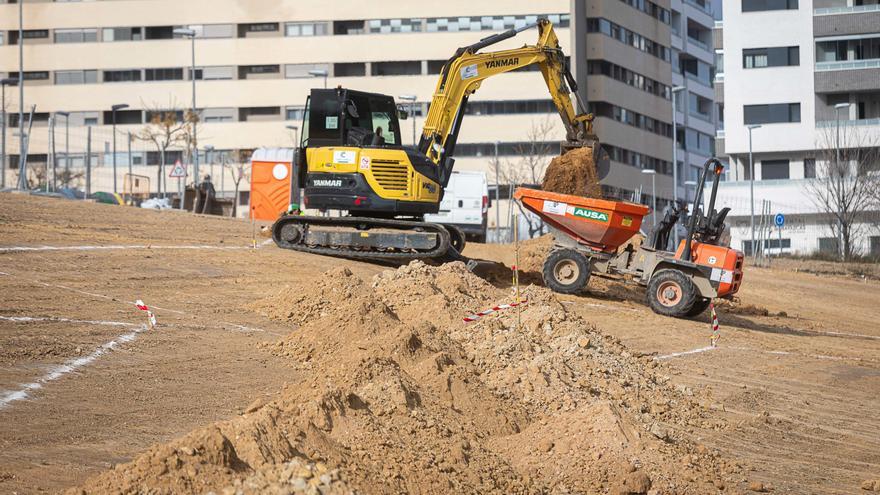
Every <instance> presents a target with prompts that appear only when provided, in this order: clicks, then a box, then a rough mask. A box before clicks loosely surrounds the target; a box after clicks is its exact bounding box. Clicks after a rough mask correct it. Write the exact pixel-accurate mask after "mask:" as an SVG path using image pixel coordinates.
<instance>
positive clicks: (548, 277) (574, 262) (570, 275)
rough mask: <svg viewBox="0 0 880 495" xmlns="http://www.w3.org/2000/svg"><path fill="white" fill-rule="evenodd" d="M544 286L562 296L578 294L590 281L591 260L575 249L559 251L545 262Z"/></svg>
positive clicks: (552, 253) (551, 254)
mask: <svg viewBox="0 0 880 495" xmlns="http://www.w3.org/2000/svg"><path fill="white" fill-rule="evenodd" d="M542 275H543V277H544V285H546V286H547V287H549V288H550V290H552V291H553V292H558V293H560V294H577V293H578V292H580V291H582V290H583V289H584V287H586V286H587V282H589V280H590V260H589V259H588V258H587V257H586V256H584V255H583V254H581V253H579V252H578V251H575V250H574V249H557V250H555V251H553V252H551V253H550V255H549V256H547V259H545V260H544V267H543V270H542Z"/></svg>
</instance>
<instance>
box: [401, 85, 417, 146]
mask: <svg viewBox="0 0 880 495" xmlns="http://www.w3.org/2000/svg"><path fill="white" fill-rule="evenodd" d="M398 98H400V99H401V100H403V101H408V102H409V118H410V119H411V120H412V128H413V132H412V143H413V148H415V147H416V95H400V96H399V97H398Z"/></svg>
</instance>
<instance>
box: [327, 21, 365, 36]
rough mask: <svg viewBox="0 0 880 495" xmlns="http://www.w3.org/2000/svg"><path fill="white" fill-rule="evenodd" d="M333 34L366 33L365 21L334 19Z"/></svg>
mask: <svg viewBox="0 0 880 495" xmlns="http://www.w3.org/2000/svg"><path fill="white" fill-rule="evenodd" d="M333 34H336V35H348V34H364V21H333Z"/></svg>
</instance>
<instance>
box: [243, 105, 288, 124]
mask: <svg viewBox="0 0 880 495" xmlns="http://www.w3.org/2000/svg"><path fill="white" fill-rule="evenodd" d="M238 120H239V121H240V122H248V121H254V120H281V108H280V107H243V108H239V109H238Z"/></svg>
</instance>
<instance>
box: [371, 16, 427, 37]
mask: <svg viewBox="0 0 880 495" xmlns="http://www.w3.org/2000/svg"><path fill="white" fill-rule="evenodd" d="M423 22H424V19H372V20H370V21H367V26H368V29H369V32H370V33H374V34H375V33H383V34H386V33H412V32H419V31H421V30H422V23H423Z"/></svg>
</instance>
